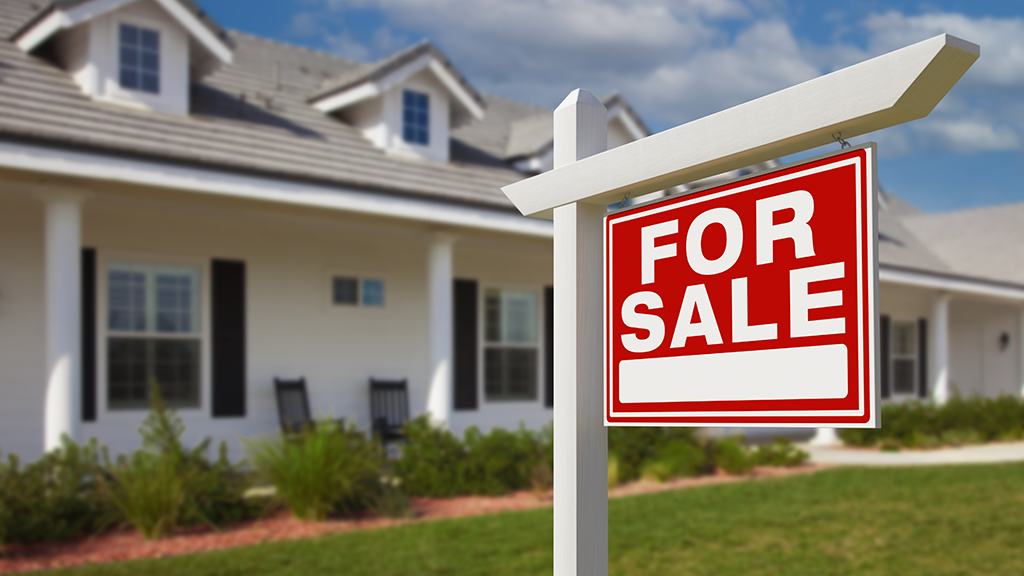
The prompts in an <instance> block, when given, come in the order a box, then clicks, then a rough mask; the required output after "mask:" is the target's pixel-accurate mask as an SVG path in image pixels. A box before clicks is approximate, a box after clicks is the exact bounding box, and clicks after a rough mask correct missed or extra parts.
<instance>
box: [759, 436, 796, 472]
mask: <svg viewBox="0 0 1024 576" xmlns="http://www.w3.org/2000/svg"><path fill="white" fill-rule="evenodd" d="M753 458H754V461H755V462H756V463H757V465H758V466H785V467H791V466H799V465H801V464H803V463H804V462H807V460H808V459H809V458H810V454H808V453H807V452H805V451H803V450H801V449H799V448H797V447H796V446H794V445H793V442H792V441H791V440H789V439H788V438H775V439H773V440H772V441H771V443H769V444H762V445H760V446H758V447H757V449H756V450H755V451H754V455H753Z"/></svg>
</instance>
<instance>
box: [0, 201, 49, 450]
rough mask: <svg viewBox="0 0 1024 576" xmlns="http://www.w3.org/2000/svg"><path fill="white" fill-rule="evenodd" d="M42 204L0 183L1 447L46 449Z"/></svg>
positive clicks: (7, 448) (8, 448)
mask: <svg viewBox="0 0 1024 576" xmlns="http://www.w3.org/2000/svg"><path fill="white" fill-rule="evenodd" d="M43 295H44V290H43V204H42V203H41V202H39V201H37V200H34V199H32V198H29V197H27V196H21V195H13V194H7V193H5V191H4V184H3V183H0V451H3V453H4V454H5V456H4V459H6V454H7V453H11V452H15V453H18V454H19V455H21V456H22V458H23V460H26V459H27V460H32V459H35V458H37V457H38V456H39V455H40V454H41V453H42V450H43V426H42V420H43V395H44V393H45V389H46V378H45V367H46V340H45V333H44V326H45V319H44V316H43V310H44V301H43Z"/></svg>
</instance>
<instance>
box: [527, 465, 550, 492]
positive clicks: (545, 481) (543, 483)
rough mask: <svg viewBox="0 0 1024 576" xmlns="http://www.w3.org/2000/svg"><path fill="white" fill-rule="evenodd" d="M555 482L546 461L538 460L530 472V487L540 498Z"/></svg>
mask: <svg viewBox="0 0 1024 576" xmlns="http://www.w3.org/2000/svg"><path fill="white" fill-rule="evenodd" d="M554 484H555V474H554V471H553V470H552V469H551V467H550V466H549V465H548V463H547V462H538V463H537V465H536V466H534V467H533V470H532V471H531V472H530V488H531V489H532V490H533V495H534V496H536V497H538V498H540V497H541V496H543V495H544V494H546V493H547V491H548V490H551V488H552V486H554Z"/></svg>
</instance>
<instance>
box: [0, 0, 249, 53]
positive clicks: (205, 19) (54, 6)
mask: <svg viewBox="0 0 1024 576" xmlns="http://www.w3.org/2000/svg"><path fill="white" fill-rule="evenodd" d="M131 1H132V0H124V1H122V2H120V3H114V4H111V3H110V2H107V3H106V5H104V6H101V7H100V8H101V9H100V10H99V11H94V12H89V11H86V12H85V13H80V14H78V15H77V17H73V18H72V20H71V21H70V22H69V21H68V17H69V16H71V15H72V14H74V12H73V11H74V10H75V9H77V8H80V7H83V6H85V5H87V4H91V3H94V2H97V3H98V0H52V1H51V2H49V3H48V4H46V5H45V6H43V8H42V9H40V10H38V11H37V12H36V13H35V14H34V15H33V16H32V17H31V18H29V19H28V20H26V21H25V22H24V23H22V24H21V26H19V27H17V28H16V29H15V31H14V33H13V34H10V36H9V37H10V39H11V41H13V42H18V43H19V44H20V43H21V41H22V39H23V38H22V37H28V36H31V32H32V31H33V30H34V29H35V28H37V27H39V26H43V27H44V28H45V31H40V32H39V33H38V34H36V35H35V37H34V38H26V41H28V43H29V44H28V45H23V46H22V47H23V48H26V49H30V48H31V47H35V46H36V45H37V43H38V42H40V41H42V40H45V39H46V38H47V37H49V35H51V34H52V33H54V32H55V31H57V30H59V29H61V28H64V27H67V26H70V25H74V24H78V23H81V22H83V21H86V20H89V19H91V18H93V17H95V16H97V15H99V14H103V13H106V12H107V11H109V10H113V9H115V8H117V7H118V6H120V5H122V4H128V3H130V2H131ZM159 1H161V2H164V4H165V8H168V9H169V10H171V9H172V8H175V5H177V6H180V8H182V9H184V12H178V14H176V15H175V17H176V18H179V20H180V21H182V22H183V23H184V24H185V25H186V27H192V32H194V33H196V34H197V35H198V36H200V37H201V38H199V39H200V41H201V43H203V44H205V45H206V48H207V49H208V50H209V51H210V52H211V53H212V54H214V55H216V56H217V57H218V58H219V59H221V60H223V61H226V62H228V61H230V60H231V49H232V48H234V44H233V43H232V42H231V39H230V37H229V35H228V33H227V31H226V30H224V29H223V28H221V27H220V25H219V24H217V22H216V21H215V20H214V19H213V18H211V17H210V16H209V15H208V14H207V13H206V12H205V11H204V10H203V9H202V8H201V7H200V6H199V5H198V4H196V3H195V2H193V1H192V0H166V1H165V0H159ZM174 11H175V10H171V12H174ZM55 12H61V13H62V14H63V15H64V18H63V21H59V20H58V21H56V22H59V23H57V24H54V25H53V26H47V25H46V22H47V21H48V19H49V18H50V17H51V16H53V15H54V13H55ZM76 20H77V21H76ZM197 23H198V27H196V26H197ZM203 30H205V32H203ZM207 32H208V33H209V34H210V36H207V35H206V33H207ZM211 36H212V37H211ZM5 37H6V35H5Z"/></svg>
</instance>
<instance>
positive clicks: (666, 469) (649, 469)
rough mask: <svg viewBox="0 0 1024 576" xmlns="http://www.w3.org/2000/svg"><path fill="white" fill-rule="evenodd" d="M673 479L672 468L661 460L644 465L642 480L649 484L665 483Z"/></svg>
mask: <svg viewBox="0 0 1024 576" xmlns="http://www.w3.org/2000/svg"><path fill="white" fill-rule="evenodd" d="M671 477H672V468H671V466H670V465H669V464H668V463H667V462H663V461H661V460H654V461H652V462H646V463H644V467H643V468H642V469H641V471H640V478H642V479H644V480H647V481H648V482H665V481H666V480H668V479H669V478H671Z"/></svg>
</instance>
